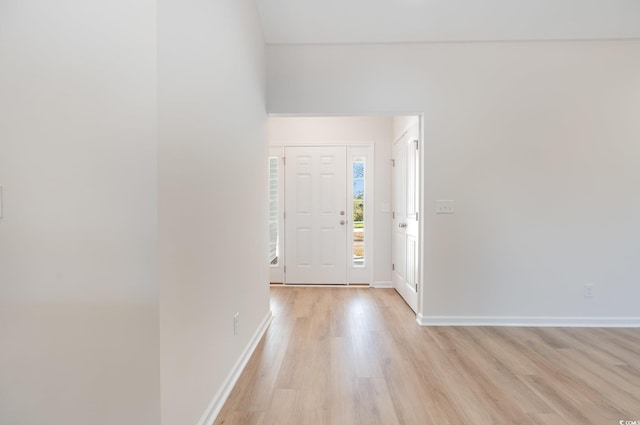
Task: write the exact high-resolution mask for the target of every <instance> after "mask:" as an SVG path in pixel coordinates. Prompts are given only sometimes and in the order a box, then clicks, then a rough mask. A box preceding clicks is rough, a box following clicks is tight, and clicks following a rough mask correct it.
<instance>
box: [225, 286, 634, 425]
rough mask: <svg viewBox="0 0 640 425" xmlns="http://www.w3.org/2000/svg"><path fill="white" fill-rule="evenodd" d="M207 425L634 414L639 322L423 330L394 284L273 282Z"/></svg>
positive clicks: (546, 420) (586, 418) (391, 424)
mask: <svg viewBox="0 0 640 425" xmlns="http://www.w3.org/2000/svg"><path fill="white" fill-rule="evenodd" d="M271 306H272V311H273V313H274V316H275V318H274V320H273V322H272V324H271V326H270V328H269V329H268V331H267V333H266V334H265V337H264V338H263V340H262V342H261V343H260V345H259V346H258V348H257V349H256V351H255V353H254V355H253V357H252V358H251V360H250V362H249V364H248V365H247V368H246V369H245V371H244V373H243V375H242V377H241V378H240V380H239V381H238V383H237V385H236V387H235V388H234V390H233V392H232V393H231V396H230V397H229V399H228V401H227V403H226V404H225V406H224V408H223V409H222V411H221V413H220V415H219V416H218V419H217V420H216V422H215V424H216V425H222V424H224V425H231V424H233V425H240V424H242V425H312V424H313V425H316V424H317V425H357V424H362V425H372V424H382V425H395V424H411V425H427V424H434V425H442V424H455V425H457V424H473V425H477V424H480V425H484V424H509V425H511V424H548V425H558V424H563V425H576V424H579V425H588V424H594V425H609V424H611V425H617V424H619V423H620V421H621V420H638V421H640V330H639V329H594V328H590V329H587V328H493V327H492V328H490V327H442V328H424V327H420V326H418V325H417V324H416V322H415V316H414V315H413V313H412V312H411V311H410V310H409V308H408V307H407V306H406V305H405V304H404V302H403V301H402V299H401V298H400V297H399V296H398V295H397V294H396V293H395V291H393V290H386V289H368V288H359V289H349V288H291V287H272V289H271Z"/></svg>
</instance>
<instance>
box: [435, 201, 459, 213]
mask: <svg viewBox="0 0 640 425" xmlns="http://www.w3.org/2000/svg"><path fill="white" fill-rule="evenodd" d="M454 209H455V208H454V204H453V201H451V200H439V201H436V214H453V212H454Z"/></svg>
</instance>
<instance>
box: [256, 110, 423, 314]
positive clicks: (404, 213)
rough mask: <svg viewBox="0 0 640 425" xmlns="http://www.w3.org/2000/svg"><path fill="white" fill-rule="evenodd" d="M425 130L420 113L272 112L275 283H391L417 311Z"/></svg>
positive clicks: (272, 268)
mask: <svg viewBox="0 0 640 425" xmlns="http://www.w3.org/2000/svg"><path fill="white" fill-rule="evenodd" d="M421 135H422V129H421V119H420V117H419V116H418V115H411V116H408V115H407V116H400V115H398V116H390V115H389V116H341V117H335V116H331V117H299V116H295V117H283V116H278V117H271V118H270V119H269V144H270V147H269V266H270V279H271V282H272V283H284V284H289V285H292V284H334V285H335V284H339V285H356V284H358V285H362V284H365V285H369V286H372V287H394V288H396V290H398V292H399V293H400V294H401V295H402V296H403V297H404V298H405V300H406V301H407V303H408V304H409V305H410V306H411V307H412V308H413V309H414V310H416V309H417V303H418V297H417V294H418V291H419V287H420V282H421V277H420V276H421V267H420V265H421V263H422V261H421V258H420V252H421V251H422V249H421V246H420V242H421V239H422V238H420V222H419V211H418V210H419V209H420V202H422V198H423V197H421V196H420V187H421V184H420V175H421V172H420V171H421V164H422V160H421V155H420V152H421V149H420V147H421V143H422V142H421V140H422V136H421ZM410 147H411V148H413V150H411V149H409V148H410Z"/></svg>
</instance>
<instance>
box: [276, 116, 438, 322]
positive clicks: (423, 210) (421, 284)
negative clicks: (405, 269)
mask: <svg viewBox="0 0 640 425" xmlns="http://www.w3.org/2000/svg"><path fill="white" fill-rule="evenodd" d="M268 115H269V116H270V117H320V116H333V117H357V116H361V117H363V116H366V117H371V116H402V115H405V116H406V115H415V116H417V117H418V118H419V120H420V133H419V134H420V150H419V153H418V155H419V163H420V176H421V177H420V183H421V195H422V196H421V197H420V209H419V211H420V217H421V220H420V223H419V230H418V234H419V235H420V242H419V247H420V256H419V257H418V267H419V272H418V278H419V281H418V313H417V314H416V321H417V322H418V324H419V325H421V326H423V319H424V318H425V317H426V316H427V311H426V305H425V299H424V298H425V295H426V293H427V292H428V291H427V279H428V276H429V273H428V271H427V268H428V267H429V264H428V258H427V234H428V231H427V227H428V226H427V225H426V222H427V220H431V218H432V216H431V214H430V213H432V211H433V208H427V205H428V204H427V202H428V199H429V202H432V201H431V200H430V197H429V193H428V192H427V181H428V178H427V172H426V171H427V170H426V165H427V159H426V158H427V154H426V151H427V148H428V144H427V142H426V140H427V138H426V137H427V132H426V129H425V128H426V125H425V122H426V119H425V118H426V114H425V112H424V111H415V110H411V109H407V110H404V111H400V110H395V111H392V110H388V111H369V112H367V111H361V110H360V111H347V110H342V111H341V112H336V113H325V114H319V113H317V112H309V111H307V112H305V111H297V112H291V111H290V112H287V113H276V114H274V113H270V114H268ZM389 143H393V140H391V141H390V142H389ZM287 145H291V146H295V145H296V144H291V143H287ZM305 145H306V144H305ZM270 146H271V147H276V148H277V147H282V146H284V144H283V143H277V142H275V143H270ZM389 219H391V217H389ZM392 255H393V254H392Z"/></svg>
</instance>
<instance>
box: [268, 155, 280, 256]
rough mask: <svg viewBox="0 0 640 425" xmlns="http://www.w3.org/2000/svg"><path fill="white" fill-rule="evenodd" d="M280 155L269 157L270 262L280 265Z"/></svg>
mask: <svg viewBox="0 0 640 425" xmlns="http://www.w3.org/2000/svg"><path fill="white" fill-rule="evenodd" d="M278 159H279V158H278V157H270V158H269V264H271V265H272V266H277V265H278V256H279V250H280V246H279V243H278V241H279V234H278V233H279V229H278V218H279V213H278V177H279V175H278V174H279V164H280V161H279V160H278Z"/></svg>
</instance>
